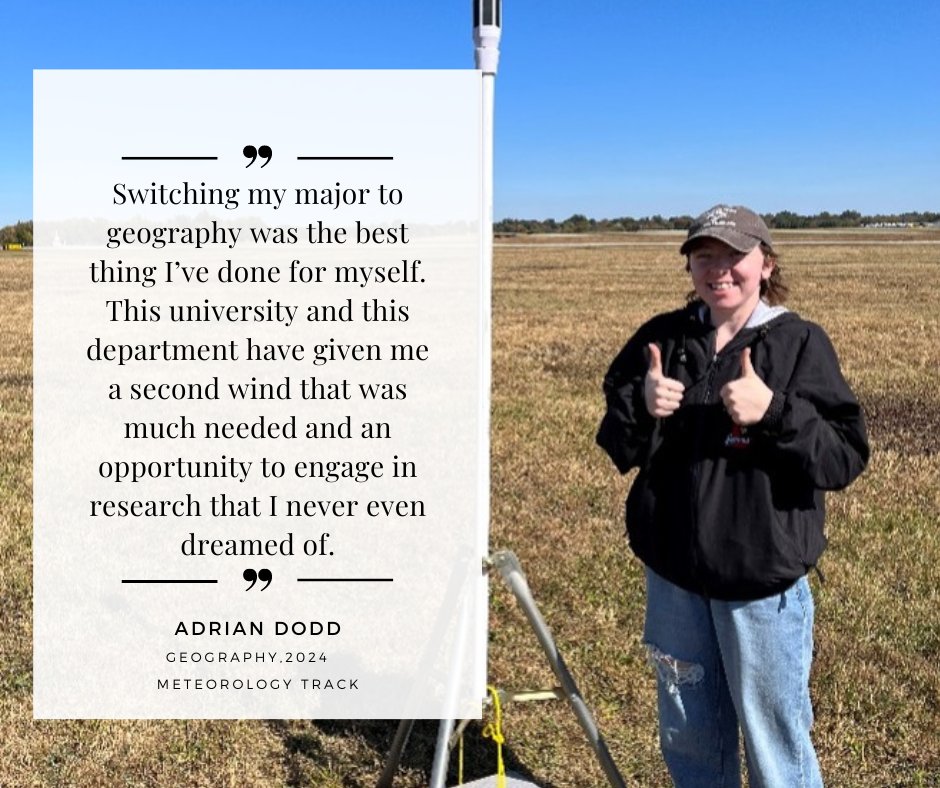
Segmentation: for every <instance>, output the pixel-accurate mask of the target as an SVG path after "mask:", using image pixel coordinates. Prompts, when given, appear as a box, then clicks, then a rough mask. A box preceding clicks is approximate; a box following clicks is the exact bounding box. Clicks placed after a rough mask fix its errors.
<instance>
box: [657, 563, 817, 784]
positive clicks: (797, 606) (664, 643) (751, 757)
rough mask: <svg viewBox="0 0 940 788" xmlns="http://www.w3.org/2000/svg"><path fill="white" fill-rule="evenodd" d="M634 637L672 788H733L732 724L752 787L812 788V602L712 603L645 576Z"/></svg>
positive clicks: (737, 771) (801, 589)
mask: <svg viewBox="0 0 940 788" xmlns="http://www.w3.org/2000/svg"><path fill="white" fill-rule="evenodd" d="M646 588H647V604H646V626H645V628H644V633H643V639H644V641H645V643H646V645H647V648H648V649H649V654H650V661H651V662H652V664H653V665H654V667H655V668H656V674H657V684H658V695H659V738H660V745H661V747H662V752H663V757H664V758H665V760H666V765H667V766H668V768H669V773H670V774H671V775H672V779H673V780H674V782H675V784H676V786H677V788H693V787H696V788H697V787H698V786H702V788H705V786H708V788H739V786H740V785H741V766H740V762H739V758H738V726H739V725H740V728H741V731H742V733H743V735H744V750H745V755H746V757H747V769H748V780H749V782H750V785H751V786H752V788H820V787H821V786H822V776H821V775H820V772H819V763H818V762H817V760H816V753H815V751H814V750H813V744H812V742H811V741H810V736H809V731H810V728H811V727H812V724H813V710H812V706H811V704H810V698H809V670H810V663H811V662H812V658H813V597H812V594H811V593H810V588H809V582H808V581H807V579H806V578H805V577H803V578H800V579H799V580H798V581H797V582H796V583H794V584H793V585H792V586H791V587H790V588H788V589H787V590H786V591H784V592H783V593H780V594H776V595H775V596H772V597H767V598H766V599H758V600H755V601H751V602H721V601H717V600H713V599H708V598H706V597H702V596H699V595H697V594H692V593H689V592H688V591H684V590H683V589H681V588H679V587H678V586H675V585H673V584H672V583H669V582H668V581H666V580H664V579H663V578H662V577H660V576H659V575H657V574H656V573H654V572H653V571H651V570H649V569H647V570H646Z"/></svg>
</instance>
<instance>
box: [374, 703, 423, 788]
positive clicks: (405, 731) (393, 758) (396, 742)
mask: <svg viewBox="0 0 940 788" xmlns="http://www.w3.org/2000/svg"><path fill="white" fill-rule="evenodd" d="M414 725H415V721H414V720H402V721H401V722H399V723H398V730H397V731H395V738H394V739H392V749H391V751H390V752H389V754H388V760H387V761H386V762H385V768H384V769H383V770H382V776H381V777H379V781H378V782H377V783H376V784H375V788H392V781H393V780H394V779H395V773H396V772H397V771H398V765H399V764H400V763H401V755H402V753H403V752H404V751H405V745H406V744H407V743H408V737H409V736H410V735H411V729H412V728H414Z"/></svg>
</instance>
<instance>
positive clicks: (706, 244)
mask: <svg viewBox="0 0 940 788" xmlns="http://www.w3.org/2000/svg"><path fill="white" fill-rule="evenodd" d="M773 268H774V264H773V260H765V259H764V252H763V251H762V250H761V248H760V245H759V244H758V245H757V246H755V247H754V248H753V249H751V251H750V252H748V253H746V254H745V253H744V252H739V251H738V250H737V249H732V248H731V247H730V246H728V245H727V244H726V243H722V242H721V241H718V240H716V239H714V238H705V239H704V240H702V241H701V242H699V243H698V244H697V245H696V246H695V248H694V249H693V250H692V252H691V253H690V254H689V273H691V275H692V284H693V285H694V287H695V292H696V293H697V294H698V296H699V298H701V299H702V300H703V301H704V302H705V303H706V304H707V305H708V307H709V308H710V309H711V311H712V314H713V315H714V316H715V317H717V318H719V319H727V318H731V317H734V316H736V315H742V316H743V317H744V318H745V319H746V318H747V317H748V316H749V315H750V314H751V312H753V311H754V308H755V307H756V306H757V302H758V301H759V300H760V283H761V280H762V279H768V278H770V273H771V271H773ZM744 313H746V314H744Z"/></svg>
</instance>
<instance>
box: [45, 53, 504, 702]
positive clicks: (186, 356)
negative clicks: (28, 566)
mask: <svg viewBox="0 0 940 788" xmlns="http://www.w3.org/2000/svg"><path fill="white" fill-rule="evenodd" d="M34 112H35V118H34V157H35V164H34V167H35V172H34V177H35V186H34V188H35V206H34V207H35V221H36V248H35V255H34V259H35V269H34V288H35V289H34V293H35V295H34V299H35V301H34V313H35V317H34V342H35V346H34V365H35V388H34V417H35V432H34V440H35V455H34V460H35V467H34V474H35V475H34V517H35V519H34V548H35V553H34V555H35V564H34V581H35V626H34V640H35V643H34V680H35V685H34V714H35V716H36V717H37V718H321V719H323V718H326V719H329V718H368V719H380V718H439V717H445V716H449V717H455V716H456V717H479V716H480V712H481V700H482V697H483V694H484V677H485V637H483V636H482V635H485V631H483V632H482V635H481V629H482V630H485V626H482V627H481V624H480V622H485V617H486V616H485V606H486V587H485V581H484V579H483V576H482V567H481V561H482V559H483V557H484V555H485V551H486V539H487V536H486V527H487V526H486V523H487V516H488V512H487V511H485V508H486V498H487V493H486V490H487V489H488V487H487V485H488V465H487V464H488V457H487V445H486V442H487V439H486V435H485V429H486V423H487V422H486V409H487V408H488V393H487V392H486V391H484V384H483V381H484V380H485V377H484V374H483V364H484V359H485V358H486V356H485V354H484V347H483V344H484V341H485V340H484V337H485V333H484V331H485V327H486V326H487V320H488V317H487V315H488V311H487V310H488V308H489V305H488V304H484V303H483V299H482V293H483V292H485V289H484V286H483V285H484V283H483V281H482V275H481V270H482V267H481V266H482V241H481V233H482V231H483V229H484V228H483V224H482V208H481V206H482V195H481V148H482V139H481V134H482V131H481V78H480V74H479V72H475V71H37V72H35V74H34Z"/></svg>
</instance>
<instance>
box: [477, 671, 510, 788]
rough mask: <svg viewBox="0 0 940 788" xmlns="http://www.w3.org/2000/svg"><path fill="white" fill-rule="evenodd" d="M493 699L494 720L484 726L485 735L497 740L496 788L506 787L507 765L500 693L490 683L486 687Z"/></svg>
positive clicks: (487, 737)
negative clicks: (504, 759) (505, 761)
mask: <svg viewBox="0 0 940 788" xmlns="http://www.w3.org/2000/svg"><path fill="white" fill-rule="evenodd" d="M486 690H487V692H489V693H490V697H492V699H493V710H494V717H495V719H494V721H493V722H490V723H487V724H486V725H485V726H484V727H483V734H482V735H483V737H484V738H486V739H492V740H493V741H494V742H496V788H506V766H505V764H504V763H503V742H504V741H505V739H504V738H503V713H502V711H501V709H500V708H499V693H498V692H497V691H496V687H494V686H493V685H492V684H489V685H488V686H487V688H486Z"/></svg>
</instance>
